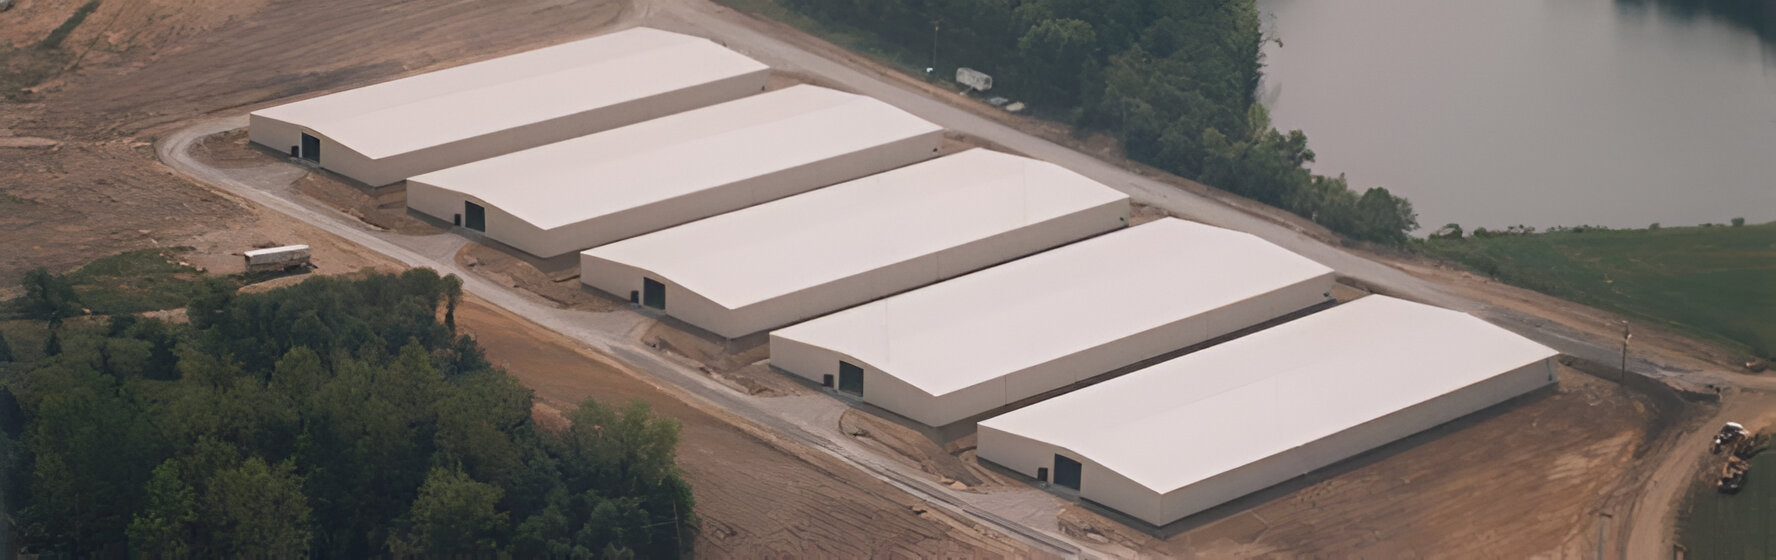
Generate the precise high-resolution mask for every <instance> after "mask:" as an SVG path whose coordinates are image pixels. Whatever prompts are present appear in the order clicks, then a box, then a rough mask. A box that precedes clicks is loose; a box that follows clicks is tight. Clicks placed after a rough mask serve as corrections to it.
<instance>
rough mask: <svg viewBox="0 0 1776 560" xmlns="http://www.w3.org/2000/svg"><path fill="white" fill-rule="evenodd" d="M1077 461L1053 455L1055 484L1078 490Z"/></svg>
mask: <svg viewBox="0 0 1776 560" xmlns="http://www.w3.org/2000/svg"><path fill="white" fill-rule="evenodd" d="M1079 471H1080V466H1079V461H1075V460H1072V459H1068V458H1066V457H1062V456H1061V455H1060V454H1055V484H1059V485H1061V486H1066V487H1068V488H1072V489H1074V490H1078V489H1079Z"/></svg>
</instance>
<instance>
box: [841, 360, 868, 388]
mask: <svg viewBox="0 0 1776 560" xmlns="http://www.w3.org/2000/svg"><path fill="white" fill-rule="evenodd" d="M839 390H840V391H844V392H847V393H851V394H853V395H857V396H859V397H861V396H863V368H860V367H857V366H856V365H853V364H851V363H850V362H844V361H841V362H839Z"/></svg>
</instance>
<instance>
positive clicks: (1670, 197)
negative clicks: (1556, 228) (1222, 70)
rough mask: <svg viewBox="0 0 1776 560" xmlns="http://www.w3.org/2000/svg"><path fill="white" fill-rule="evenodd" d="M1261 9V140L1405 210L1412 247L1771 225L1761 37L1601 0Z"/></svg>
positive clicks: (1771, 102) (1276, 2)
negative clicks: (1509, 234) (1396, 199)
mask: <svg viewBox="0 0 1776 560" xmlns="http://www.w3.org/2000/svg"><path fill="white" fill-rule="evenodd" d="M1677 2H1678V3H1681V0H1677ZM1658 4H1665V2H1659V3H1658ZM1771 4H1772V5H1776V2H1771ZM1258 6H1259V10H1260V11H1261V12H1262V13H1264V14H1265V20H1266V23H1265V26H1266V31H1267V32H1268V33H1269V34H1270V35H1272V36H1274V37H1276V38H1277V39H1278V40H1280V42H1281V45H1280V46H1279V45H1277V44H1276V43H1271V44H1269V45H1267V46H1266V47H1265V55H1266V61H1265V62H1266V64H1267V67H1266V69H1265V80H1264V86H1263V88H1262V90H1261V92H1260V96H1261V98H1262V99H1263V100H1264V101H1265V103H1266V105H1268V106H1270V108H1271V116H1272V120H1273V122H1274V124H1275V125H1276V126H1277V127H1279V128H1282V129H1284V130H1288V129H1296V128H1298V129H1302V130H1304V131H1306V132H1307V136H1308V140H1309V142H1308V144H1309V146H1310V147H1312V148H1313V150H1314V151H1315V152H1316V153H1317V154H1318V156H1319V157H1318V162H1317V163H1316V164H1315V165H1314V170H1315V171H1316V172H1319V173H1324V174H1334V175H1335V174H1338V173H1344V174H1346V175H1347V176H1348V178H1349V179H1350V181H1351V184H1352V185H1353V186H1355V187H1359V188H1361V187H1369V186H1383V187H1387V188H1388V189H1389V190H1391V191H1393V192H1395V193H1397V194H1402V195H1405V196H1406V197H1407V198H1409V199H1411V200H1412V203H1413V205H1414V206H1415V207H1416V209H1417V210H1418V214H1419V223H1420V224H1421V225H1422V226H1424V229H1421V230H1420V232H1419V233H1420V234H1423V233H1424V232H1425V231H1426V230H1434V229H1436V228H1437V227H1439V226H1441V225H1443V224H1445V223H1450V222H1458V223H1461V224H1462V225H1463V226H1464V227H1467V228H1468V229H1469V230H1472V229H1473V228H1474V227H1475V226H1486V227H1489V228H1490V227H1500V226H1507V225H1515V224H1527V225H1532V226H1537V227H1547V226H1551V225H1576V224H1598V225H1608V226H1612V227H1645V226H1647V225H1648V224H1650V223H1653V222H1659V223H1662V224H1663V225H1691V224H1697V223H1703V222H1712V223H1725V222H1727V221H1728V220H1729V219H1731V218H1733V217H1744V218H1746V219H1747V220H1748V221H1751V222H1753V223H1759V222H1765V221H1770V220H1776V47H1773V46H1772V45H1771V44H1769V43H1767V42H1765V41H1762V40H1760V39H1759V37H1758V34H1757V33H1755V32H1754V30H1761V29H1762V28H1760V27H1759V26H1757V25H1755V23H1756V21H1753V22H1751V23H1747V21H1745V20H1734V19H1732V18H1729V17H1725V16H1720V15H1718V14H1706V13H1684V14H1680V13H1678V12H1676V11H1673V10H1671V9H1669V8H1667V7H1663V6H1649V5H1646V4H1645V3H1644V2H1642V1H1617V2H1612V1H1610V0H1499V1H1492V0H1259V1H1258ZM1771 11H1776V8H1771ZM1768 19H1769V18H1768V16H1767V15H1766V17H1765V19H1763V20H1758V21H1768Z"/></svg>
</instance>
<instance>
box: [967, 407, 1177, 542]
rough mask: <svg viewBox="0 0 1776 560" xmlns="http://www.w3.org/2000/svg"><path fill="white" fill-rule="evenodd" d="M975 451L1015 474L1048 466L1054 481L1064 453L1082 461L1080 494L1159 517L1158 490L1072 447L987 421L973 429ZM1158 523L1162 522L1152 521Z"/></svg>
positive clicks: (1144, 516) (1138, 514)
mask: <svg viewBox="0 0 1776 560" xmlns="http://www.w3.org/2000/svg"><path fill="white" fill-rule="evenodd" d="M975 449H976V453H978V454H979V457H980V459H981V460H983V461H989V462H992V463H993V464H996V465H999V466H1001V467H1005V468H1007V469H1010V470H1012V471H1014V472H1017V473H1018V474H1021V475H1024V476H1027V477H1031V478H1035V477H1036V475H1037V474H1038V473H1037V469H1043V468H1046V469H1050V472H1049V477H1050V478H1049V480H1050V481H1051V482H1052V481H1053V476H1054V473H1053V469H1054V456H1055V455H1063V456H1066V457H1069V458H1071V459H1073V460H1075V461H1079V463H1080V465H1081V469H1080V476H1079V483H1080V484H1079V495H1080V497H1083V498H1086V499H1088V500H1091V501H1093V502H1097V503H1099V504H1103V505H1104V506H1106V507H1109V508H1111V509H1114V510H1116V511H1120V512H1122V513H1125V514H1128V515H1131V516H1134V517H1136V518H1139V519H1141V520H1143V521H1147V522H1148V523H1154V520H1155V519H1162V518H1163V514H1162V512H1161V509H1160V508H1161V497H1160V495H1159V493H1158V492H1154V491H1152V490H1149V489H1147V487H1145V486H1142V485H1140V484H1139V483H1136V482H1135V481H1133V480H1130V479H1129V478H1128V477H1125V476H1122V474H1120V473H1117V472H1116V471H1114V470H1111V469H1109V468H1107V467H1105V466H1104V465H1101V464H1098V463H1097V462H1096V461H1093V460H1091V458H1089V457H1085V456H1083V455H1080V454H1078V453H1074V452H1073V451H1072V450H1069V449H1066V448H1063V447H1060V446H1057V445H1053V444H1050V443H1048V442H1044V441H1040V440H1035V439H1030V438H1027V437H1024V436H1021V435H1017V434H1013V433H1010V432H1005V431H1001V430H996V429H993V428H992V427H991V426H988V425H986V424H982V425H980V429H979V431H978V432H976V448H975ZM1154 524H1155V525H1161V524H1163V523H1154Z"/></svg>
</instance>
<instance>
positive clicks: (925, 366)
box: [773, 218, 1332, 396]
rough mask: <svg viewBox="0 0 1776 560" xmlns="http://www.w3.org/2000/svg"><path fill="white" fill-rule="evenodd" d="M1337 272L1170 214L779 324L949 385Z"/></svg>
mask: <svg viewBox="0 0 1776 560" xmlns="http://www.w3.org/2000/svg"><path fill="white" fill-rule="evenodd" d="M1331 272H1332V270H1331V269H1329V268H1326V267H1325V266H1323V265H1321V264H1319V263H1316V262H1314V261H1312V260H1309V259H1307V258H1306V257H1302V256H1300V255H1296V254H1295V253H1291V252H1289V251H1288V250H1286V249H1283V248H1282V247H1278V246H1276V245H1273V244H1271V243H1270V242H1267V241H1264V240H1262V239H1259V238H1257V237H1255V236H1252V235H1250V234H1246V233H1241V232H1237V231H1232V230H1227V229H1222V228H1217V227H1213V226H1207V225H1203V224H1198V223H1195V222H1187V221H1184V220H1179V219H1175V218H1166V219H1162V220H1158V221H1154V222H1150V223H1147V224H1142V225H1139V226H1135V227H1131V228H1127V229H1123V230H1120V231H1117V232H1113V233H1109V234H1105V235H1101V236H1098V237H1094V238H1092V239H1087V240H1085V241H1081V242H1078V243H1074V244H1072V245H1068V246H1065V247H1061V248H1058V249H1054V250H1051V251H1048V252H1046V253H1041V254H1037V255H1034V256H1030V257H1026V258H1024V259H1021V260H1017V261H1012V262H1010V263H1006V264H1002V265H999V266H996V267H993V268H989V269H986V270H982V271H980V272H975V273H973V274H969V275H966V276H961V277H957V278H954V279H951V280H948V281H945V282H941V283H938V284H933V285H930V286H926V287H924V288H920V289H918V290H914V291H911V292H907V293H904V294H900V295H897V296H894V297H890V298H885V299H881V300H877V301H875V302H872V303H868V304H865V305H861V306H858V307H854V308H851V309H848V310H845V311H841V312H838V313H834V314H832V315H828V316H825V317H821V318H819V319H814V320H811V321H808V322H805V323H801V324H798V325H794V326H791V327H786V328H784V329H781V330H778V331H775V332H774V333H773V335H774V336H779V337H783V338H788V339H791V340H797V341H801V342H804V343H807V344H810V345H814V346H819V347H823V348H827V349H830V350H833V351H835V352H840V353H843V354H846V355H849V356H851V357H854V358H857V359H859V360H862V361H864V362H867V363H869V364H870V365H873V366H875V367H877V368H879V369H880V370H882V371H883V372H885V373H887V374H889V375H893V376H894V377H896V378H899V379H901V380H902V381H905V382H907V383H908V384H911V385H912V386H914V387H917V388H919V389H920V390H922V391H924V392H926V393H928V394H931V395H934V396H941V395H944V394H947V393H950V392H953V391H957V390H960V389H965V388H968V387H971V386H973V385H976V384H979V383H982V382H986V381H990V380H992V379H996V378H999V377H1001V376H1004V375H1007V374H1010V373H1013V372H1016V371H1020V370H1022V369H1025V368H1027V367H1030V366H1034V365H1037V364H1041V363H1045V362H1048V361H1050V360H1053V359H1056V358H1060V357H1063V356H1067V355H1070V354H1073V353H1076V352H1079V351H1081V350H1085V349H1088V348H1093V347H1096V346H1100V345H1103V344H1106V343H1109V342H1112V341H1115V340H1119V339H1122V338H1125V337H1128V336H1130V335H1133V334H1136V333H1140V332H1145V331H1147V330H1150V329H1153V328H1156V327H1159V326H1161V325H1165V324H1169V323H1172V322H1174V321H1177V320H1179V319H1182V318H1185V317H1190V316H1194V315H1198V314H1201V313H1204V312H1207V311H1210V310H1214V309H1217V308H1221V307H1224V306H1227V305H1231V304H1234V303H1237V302H1239V301H1242V300H1246V299H1249V298H1252V297H1255V296H1259V295H1262V294H1265V293H1269V292H1271V291H1274V290H1277V289H1279V288H1282V287H1285V286H1289V285H1292V284H1295V283H1299V282H1302V281H1306V280H1310V279H1312V278H1315V277H1318V276H1321V275H1325V274H1330V273H1331Z"/></svg>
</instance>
